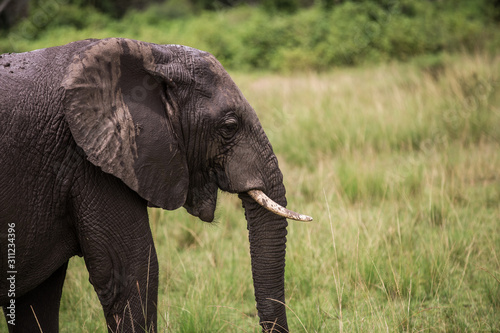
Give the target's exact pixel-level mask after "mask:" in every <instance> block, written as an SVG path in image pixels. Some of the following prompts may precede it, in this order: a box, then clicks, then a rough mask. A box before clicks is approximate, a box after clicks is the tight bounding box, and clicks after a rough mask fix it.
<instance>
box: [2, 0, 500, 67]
mask: <svg viewBox="0 0 500 333" xmlns="http://www.w3.org/2000/svg"><path fill="white" fill-rule="evenodd" d="M31 4H32V5H31V8H30V14H29V17H28V18H27V19H26V20H24V21H23V22H21V23H20V24H18V25H17V26H15V27H14V28H12V29H10V30H9V31H8V32H6V33H3V35H4V36H3V38H1V37H0V51H1V52H8V51H27V50H30V49H32V48H33V45H34V44H36V45H37V43H40V44H41V46H40V47H46V46H50V45H57V44H62V43H66V42H69V41H72V40H75V39H83V38H91V37H95V38H103V37H111V36H120V37H128V38H134V39H140V40H145V41H149V42H155V43H166V44H167V43H177V44H187V45H190V46H193V47H196V48H199V49H203V50H207V51H209V52H211V53H213V54H214V55H215V56H216V57H217V58H219V59H220V60H221V62H222V63H223V64H224V65H225V66H227V67H229V68H238V69H242V70H254V69H259V70H273V71H282V72H289V71H294V70H324V69H327V68H331V67H334V66H352V65H360V64H365V63H374V62H381V61H388V60H393V59H396V60H409V59H410V58H413V57H415V56H421V55H425V54H439V53H442V52H444V51H446V52H454V51H458V50H476V49H478V48H479V49H486V50H487V51H492V52H495V51H496V50H497V49H498V46H500V33H499V32H498V31H499V30H498V22H497V21H498V19H499V17H500V15H499V8H500V5H499V4H500V1H498V0H496V1H493V0H478V1H474V2H471V1H465V0H458V1H451V0H442V1H430V0H428V1H412V0H399V1H398V0H351V1H347V0H316V1H314V0H249V1H242V0H219V1H215V2H213V1H207V0H169V1H163V2H162V1H159V0H149V1H138V0H126V1H117V0H104V1H96V0H32V2H31ZM146 5H147V6H146ZM54 43H56V44H54ZM37 46H38V45H37Z"/></svg>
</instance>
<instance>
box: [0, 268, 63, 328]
mask: <svg viewBox="0 0 500 333" xmlns="http://www.w3.org/2000/svg"><path fill="white" fill-rule="evenodd" d="M67 268H68V262H66V263H65V264H64V265H62V266H61V267H59V268H58V269H57V270H56V271H55V272H54V273H52V275H51V276H50V277H49V278H48V279H47V280H45V281H44V282H43V283H42V284H40V285H39V286H37V287H36V288H35V289H33V290H31V291H30V292H28V293H27V294H25V295H23V296H21V297H19V298H17V299H16V303H15V304H16V321H15V323H16V325H15V326H13V325H8V327H9V332H10V333H16V332H58V331H59V305H60V301H61V295H62V289H63V284H64V278H65V277H66V269H67ZM4 313H7V311H6V309H5V308H4ZM9 319H10V318H7V321H8V320H9Z"/></svg>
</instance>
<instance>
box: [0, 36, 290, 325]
mask: <svg viewBox="0 0 500 333" xmlns="http://www.w3.org/2000/svg"><path fill="white" fill-rule="evenodd" d="M218 189H221V190H223V191H227V192H230V193H237V194H238V195H239V197H240V199H241V201H242V203H243V207H244V209H245V217H246V219H247V228H248V231H249V242H250V253H251V265H252V275H253V283H254V288H255V299H256V303H257V310H258V315H259V317H260V324H261V325H262V328H263V330H264V331H271V330H273V332H287V331H288V326H287V319H286V312H285V305H284V302H285V290H284V269H285V246H286V245H285V244H286V235H287V229H286V228H287V220H286V218H284V217H282V216H278V215H276V214H274V213H272V212H270V211H268V210H266V209H264V208H263V207H262V206H261V205H259V204H258V203H257V202H256V201H254V200H253V199H252V197H251V196H250V195H249V194H248V193H247V192H249V191H250V190H258V191H261V192H263V193H265V194H266V195H267V196H268V197H269V198H270V199H272V200H274V201H275V202H276V203H277V204H279V205H281V206H285V205H286V199H285V187H284V185H283V177H282V174H281V172H280V169H279V167H278V162H277V159H276V156H275V155H274V153H273V150H272V147H271V144H270V143H269V141H268V139H267V137H266V135H265V133H264V131H263V129H262V127H261V125H260V123H259V120H258V118H257V115H256V113H255V111H254V110H253V109H252V107H251V106H250V105H249V103H248V102H247V101H246V99H245V98H244V97H243V95H242V94H241V92H240V90H239V89H238V88H237V86H236V85H235V83H234V82H233V81H232V79H231V78H230V77H229V75H228V74H227V73H226V71H225V70H224V69H223V67H222V65H221V64H220V63H219V62H218V61H217V60H216V59H215V58H214V57H213V56H212V55H211V54H209V53H206V52H203V51H199V50H196V49H193V48H189V47H185V46H179V45H156V44H150V43H145V42H140V41H134V40H128V39H119V38H110V39H103V40H95V39H94V40H83V41H77V42H73V43H70V44H67V45H64V46H58V47H52V48H47V49H41V50H36V51H32V52H27V53H19V54H4V55H1V56H0V305H2V306H3V310H4V313H5V315H6V319H7V321H8V322H10V323H11V324H12V323H15V325H11V324H9V325H8V327H9V331H10V332H39V331H40V328H41V329H42V330H43V332H45V333H50V332H57V331H58V325H59V323H58V316H59V314H58V313H59V305H60V298H61V293H62V287H63V283H64V278H65V275H66V268H67V265H68V260H69V259H70V258H71V257H72V256H75V255H79V256H83V258H84V260H85V264H86V267H87V269H88V272H89V276H90V278H89V280H90V282H91V283H92V285H93V287H94V289H95V292H96V293H97V295H98V297H99V300H100V302H101V304H102V308H103V311H104V315H105V319H106V322H107V325H108V329H109V332H134V331H135V332H139V331H140V332H153V331H157V326H156V325H157V315H156V304H157V297H158V296H157V291H158V261H157V257H156V252H155V247H154V244H153V238H152V235H151V230H150V226H149V221H148V212H147V206H148V205H149V206H153V207H161V208H163V209H168V210H173V209H177V208H179V207H181V206H183V207H184V208H185V209H186V210H187V211H188V212H189V213H190V214H192V215H194V216H197V217H199V218H200V219H201V220H203V221H206V222H211V221H212V220H213V218H214V210H215V206H216V201H217V192H218ZM250 192H252V191H250ZM264 202H266V199H264ZM12 304H14V305H12ZM13 308H14V311H13V310H12V309H13ZM34 314H35V315H36V318H35V315H34ZM13 319H14V320H13Z"/></svg>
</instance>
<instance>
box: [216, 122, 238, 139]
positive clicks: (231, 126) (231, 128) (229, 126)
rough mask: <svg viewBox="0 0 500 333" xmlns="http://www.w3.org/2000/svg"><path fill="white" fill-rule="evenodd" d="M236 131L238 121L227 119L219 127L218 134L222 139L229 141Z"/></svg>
mask: <svg viewBox="0 0 500 333" xmlns="http://www.w3.org/2000/svg"><path fill="white" fill-rule="evenodd" d="M237 131H238V120H237V119H235V118H229V119H226V120H225V121H224V123H223V124H222V126H221V129H220V132H221V135H222V137H223V138H224V139H226V140H230V139H231V138H232V137H233V136H234V135H235V134H236V132H237Z"/></svg>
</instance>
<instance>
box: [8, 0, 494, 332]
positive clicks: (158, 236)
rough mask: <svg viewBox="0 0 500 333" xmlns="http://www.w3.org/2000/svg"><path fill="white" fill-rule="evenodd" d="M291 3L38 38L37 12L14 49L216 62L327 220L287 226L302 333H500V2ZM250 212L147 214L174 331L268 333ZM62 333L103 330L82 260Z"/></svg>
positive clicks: (300, 201) (81, 18) (228, 208)
mask: <svg viewBox="0 0 500 333" xmlns="http://www.w3.org/2000/svg"><path fill="white" fill-rule="evenodd" d="M285 2H286V1H285ZM39 3H49V2H42V1H41V0H40V1H39ZM276 3H277V2H276ZM290 3H294V4H295V7H293V6H292V8H291V9H290V8H288V9H283V8H282V7H280V6H278V5H276V4H275V5H272V4H264V2H262V3H260V2H258V3H257V2H255V3H254V4H251V6H250V5H248V4H239V5H238V6H236V7H235V8H232V7H230V6H229V5H230V4H231V3H229V4H225V5H224V3H223V4H222V5H221V4H220V3H219V5H218V7H217V8H211V7H210V6H209V5H205V2H203V1H199V2H194V1H193V2H184V1H174V0H172V1H170V2H167V3H160V4H153V5H152V7H149V9H146V10H144V11H139V10H132V11H128V12H126V13H124V14H123V15H121V16H117V17H121V18H114V17H113V15H111V14H109V13H108V12H106V11H105V10H103V9H99V8H97V9H96V8H95V7H92V6H88V4H86V5H85V6H84V4H83V2H82V3H76V2H75V3H73V2H72V3H71V4H69V5H65V6H59V7H54V8H55V10H56V12H55V13H57V14H56V15H52V16H47V17H49V18H50V19H47V21H43V22H46V23H45V24H44V25H43V26H42V25H40V26H41V28H40V29H34V30H33V31H32V32H33V34H31V35H28V34H24V33H26V32H29V31H30V30H29V27H30V24H32V23H33V22H32V21H30V20H33V18H34V17H35V14H36V10H37V9H36V8H35V9H33V8H32V9H31V14H30V15H31V16H30V18H29V19H28V21H24V22H22V23H20V25H18V26H17V27H15V28H13V29H11V30H10V31H9V32H6V31H5V35H4V38H3V39H0V46H1V47H2V48H3V49H4V50H14V49H17V50H20V51H24V50H29V49H33V48H37V47H46V46H48V45H57V44H62V43H66V42H69V41H72V40H76V39H81V38H88V37H108V36H123V37H131V38H137V39H142V40H147V41H151V42H157V43H182V44H188V45H191V46H194V47H197V48H201V49H206V50H209V51H211V52H212V53H214V54H215V55H216V56H217V57H218V58H219V59H221V60H222V62H223V63H224V64H225V65H226V66H227V67H229V68H230V69H232V71H231V74H232V76H233V78H234V79H235V81H236V83H237V84H238V86H239V87H240V88H241V89H242V91H243V93H244V94H245V96H246V97H247V99H248V100H249V102H250V103H251V104H252V105H253V106H254V108H255V109H256V111H257V113H258V115H259V118H260V119H261V121H262V124H263V126H264V128H265V130H266V133H267V134H268V136H269V138H270V141H271V142H272V143H273V146H274V149H275V152H276V153H277V155H278V158H279V161H280V166H281V168H282V171H283V173H284V177H285V185H286V187H287V193H288V201H289V205H290V207H293V209H295V210H298V211H301V212H305V213H308V214H311V215H312V216H314V218H315V220H314V222H312V223H299V222H292V221H291V222H290V227H289V236H288V246H287V266H286V290H287V304H288V306H289V311H288V317H289V322H290V328H291V330H292V331H293V332H311V333H312V332H421V331H429V332H499V331H500V259H499V258H500V233H499V232H498V229H499V220H500V56H499V55H498V54H497V50H498V48H497V47H498V35H497V32H496V28H497V25H496V20H497V17H496V16H495V15H496V14H495V7H494V3H493V2H487V1H482V2H481V1H477V2H465V1H457V2H448V1H389V0H388V1H372V2H367V1H342V2H340V1H329V2H328V1H325V2H319V3H314V4H308V3H305V2H301V1H295V2H293V1H292V2H290ZM223 5H224V6H223ZM169 6H170V7H169ZM228 6H229V7H228ZM37 8H39V7H37ZM46 12H48V11H44V13H46ZM82 13H83V14H84V15H82ZM165 18H167V19H165ZM355 65H356V66H355ZM240 206H241V205H240V203H239V201H238V199H237V198H236V197H235V196H230V195H222V196H221V199H220V200H219V203H218V210H217V223H215V224H206V223H202V222H200V221H199V220H197V219H195V218H192V217H190V216H189V215H188V214H187V213H186V212H185V211H184V210H178V211H174V212H168V211H162V210H157V209H152V210H151V211H150V218H151V227H152V230H153V235H154V237H155V243H156V247H157V252H158V257H159V261H160V262H159V263H160V295H159V304H158V311H159V316H160V317H161V318H160V320H159V329H160V332H259V327H258V325H257V323H258V319H257V318H256V310H255V307H254V297H253V288H252V281H251V276H250V258H249V253H248V245H247V244H248V241H247V231H246V222H245V220H244V216H243V210H242V209H241V207H240ZM5 330H6V328H5V324H4V323H0V332H4V331H5ZM61 330H62V332H102V331H104V330H105V324H104V318H103V315H102V310H101V307H100V305H99V302H98V300H97V297H96V296H95V293H94V292H93V290H92V286H91V285H90V284H89V283H88V274H87V272H86V269H85V266H84V263H83V260H82V259H81V258H73V259H72V260H71V261H70V269H69V270H68V276H67V280H66V284H65V290H64V293H63V300H62V309H61Z"/></svg>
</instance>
